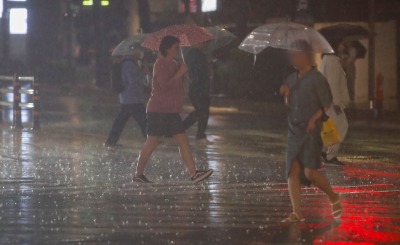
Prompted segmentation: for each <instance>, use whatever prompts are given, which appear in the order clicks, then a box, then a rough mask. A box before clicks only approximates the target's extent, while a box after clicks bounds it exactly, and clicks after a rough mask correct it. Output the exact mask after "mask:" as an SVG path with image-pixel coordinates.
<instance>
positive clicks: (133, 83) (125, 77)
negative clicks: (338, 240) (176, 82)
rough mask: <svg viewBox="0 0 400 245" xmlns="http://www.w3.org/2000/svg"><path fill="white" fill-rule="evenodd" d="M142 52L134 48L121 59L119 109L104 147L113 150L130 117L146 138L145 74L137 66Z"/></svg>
mask: <svg viewBox="0 0 400 245" xmlns="http://www.w3.org/2000/svg"><path fill="white" fill-rule="evenodd" d="M142 54H143V51H142V50H141V49H140V48H136V49H134V50H133V51H132V55H130V56H125V57H122V59H123V60H122V62H123V63H122V70H121V72H122V82H123V85H124V90H123V91H122V92H121V93H120V94H119V102H120V104H121V109H120V111H119V113H118V115H117V117H116V118H115V120H114V123H113V125H112V128H111V131H110V133H109V135H108V139H107V140H106V142H105V143H104V146H106V147H110V148H113V147H115V146H117V142H118V140H119V138H120V136H121V134H122V131H123V130H124V127H125V125H126V123H127V122H128V120H129V118H130V117H133V118H134V119H135V120H136V122H137V123H138V125H139V127H140V130H141V133H142V135H143V137H145V138H146V135H147V133H146V108H145V105H144V92H143V90H144V82H143V81H144V77H145V74H144V73H143V71H142V70H141V68H140V66H139V62H138V60H139V59H140V57H142Z"/></svg>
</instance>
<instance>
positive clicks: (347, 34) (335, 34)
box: [319, 24, 370, 41]
mask: <svg viewBox="0 0 400 245" xmlns="http://www.w3.org/2000/svg"><path fill="white" fill-rule="evenodd" d="M319 32H320V33H321V34H322V35H323V36H324V37H325V38H326V39H328V40H342V41H357V40H361V39H366V38H368V37H369V35H370V33H369V31H368V30H367V29H365V28H364V27H362V26H358V25H351V24H337V25H332V26H328V27H324V28H321V29H320V30H319Z"/></svg>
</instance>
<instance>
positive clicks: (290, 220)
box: [281, 213, 306, 223]
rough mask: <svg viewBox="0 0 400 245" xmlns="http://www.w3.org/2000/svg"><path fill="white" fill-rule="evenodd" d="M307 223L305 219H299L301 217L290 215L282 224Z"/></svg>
mask: <svg viewBox="0 0 400 245" xmlns="http://www.w3.org/2000/svg"><path fill="white" fill-rule="evenodd" d="M304 221H306V219H305V218H301V219H300V218H299V215H298V214H296V213H291V214H290V215H289V217H287V218H286V219H283V220H282V221H281V222H282V223H298V222H304Z"/></svg>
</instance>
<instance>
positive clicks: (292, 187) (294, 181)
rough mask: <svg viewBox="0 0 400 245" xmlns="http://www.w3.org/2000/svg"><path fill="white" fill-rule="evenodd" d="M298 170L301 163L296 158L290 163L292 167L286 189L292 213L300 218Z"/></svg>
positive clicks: (301, 216) (301, 215)
mask: <svg viewBox="0 0 400 245" xmlns="http://www.w3.org/2000/svg"><path fill="white" fill-rule="evenodd" d="M300 172H301V165H300V162H299V161H298V160H296V161H295V162H294V163H293V165H292V169H291V170H290V174H289V178H288V189H289V195H290V201H291V203H292V208H293V213H295V214H297V216H298V218H299V219H302V218H303V214H302V212H301V198H300V195H301V183H300Z"/></svg>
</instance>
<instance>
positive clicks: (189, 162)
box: [174, 134, 196, 176]
mask: <svg viewBox="0 0 400 245" xmlns="http://www.w3.org/2000/svg"><path fill="white" fill-rule="evenodd" d="M174 138H175V140H176V142H177V143H178V146H179V153H180V154H181V157H182V160H183V162H184V163H185V165H186V167H187V168H188V170H189V173H190V176H193V175H194V174H195V173H196V165H195V163H194V160H193V155H192V151H191V150H190V147H189V140H188V138H187V135H186V134H177V135H174Z"/></svg>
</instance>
